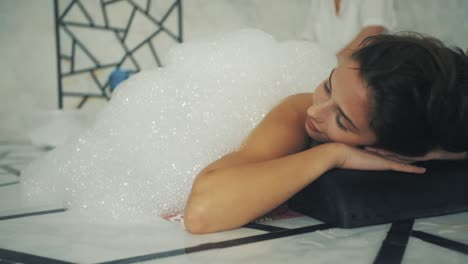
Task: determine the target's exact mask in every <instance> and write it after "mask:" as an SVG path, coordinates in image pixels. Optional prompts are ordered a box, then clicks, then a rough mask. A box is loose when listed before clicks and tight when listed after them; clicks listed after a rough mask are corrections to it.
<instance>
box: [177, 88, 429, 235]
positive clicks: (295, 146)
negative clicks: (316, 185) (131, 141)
mask: <svg viewBox="0 0 468 264" xmlns="http://www.w3.org/2000/svg"><path fill="white" fill-rule="evenodd" d="M309 97H310V94H302V95H296V96H292V97H290V98H288V99H287V100H285V101H284V102H283V103H282V104H280V105H279V106H277V107H276V108H274V109H273V110H272V111H271V112H270V113H269V114H268V115H267V116H266V117H265V119H264V120H263V121H262V122H261V123H260V125H259V126H258V127H257V128H255V129H254V131H253V132H252V133H251V135H250V136H249V137H248V139H247V140H246V142H245V144H244V145H243V147H242V148H241V149H240V150H239V151H237V152H234V153H230V154H228V155H226V156H224V157H222V158H221V159H219V160H217V161H215V162H213V163H212V164H210V165H209V166H208V167H206V168H205V169H204V170H202V171H201V172H200V174H199V175H198V176H197V178H196V179H195V182H194V184H193V186H192V191H191V193H190V196H189V199H188V202H187V205H186V207H185V214H184V223H185V226H186V228H187V230H188V231H190V232H191V233H197V234H200V233H210V232H217V231H223V230H228V229H234V228H237V227H240V226H242V225H244V224H246V223H248V222H250V221H252V220H255V219H256V218H258V217H260V216H262V215H264V214H265V213H267V212H269V211H270V210H272V209H274V208H275V207H277V206H279V205H281V204H282V203H283V202H285V201H286V200H288V199H289V198H290V197H291V196H292V195H294V194H295V193H296V192H298V191H299V190H301V189H302V188H303V187H305V186H306V185H308V184H310V183H311V182H313V181H314V180H315V179H317V178H318V177H319V176H320V175H322V174H323V173H325V172H326V171H328V170H330V169H332V168H335V167H340V168H349V169H364V170H366V169H367V170H399V171H406V172H414V173H422V172H424V169H422V168H418V167H415V166H412V165H408V164H402V163H398V162H394V161H391V160H387V159H384V158H382V157H380V156H378V155H375V154H372V153H371V152H368V151H365V150H361V149H356V148H354V147H351V146H347V145H344V144H340V143H327V144H323V145H319V146H316V147H314V148H311V149H307V147H308V145H309V140H308V136H307V134H306V133H305V129H304V120H305V109H307V106H309V105H310V103H311V102H310V100H309V99H308V98H309Z"/></svg>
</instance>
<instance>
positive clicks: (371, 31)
mask: <svg viewBox="0 0 468 264" xmlns="http://www.w3.org/2000/svg"><path fill="white" fill-rule="evenodd" d="M383 31H384V27H382V26H367V27H365V28H363V29H362V30H361V32H359V34H358V35H357V36H356V37H355V38H354V39H353V40H352V41H351V42H350V43H349V44H348V45H346V47H344V48H343V49H342V50H340V51H339V52H338V53H337V54H336V57H337V59H338V64H340V63H341V62H342V61H343V60H344V59H346V58H347V57H349V56H350V55H351V54H352V53H353V52H354V51H356V50H357V49H358V48H359V45H360V44H361V42H362V41H363V40H364V39H366V38H367V37H369V36H373V35H378V34H381V33H382V32H383Z"/></svg>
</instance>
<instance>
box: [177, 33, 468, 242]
mask: <svg viewBox="0 0 468 264" xmlns="http://www.w3.org/2000/svg"><path fill="white" fill-rule="evenodd" d="M467 132H468V57H467V55H466V54H465V53H464V52H463V51H462V50H460V49H458V48H454V49H451V48H448V47H446V46H445V45H444V44H443V43H441V42H440V41H439V40H436V39H433V38H429V37H423V36H420V35H416V34H407V35H400V36H398V35H378V36H372V37H370V38H367V39H366V40H365V41H364V43H363V44H362V48H360V49H359V50H357V51H356V52H355V53H353V54H352V55H351V57H350V58H349V59H347V60H345V61H344V62H343V63H341V64H340V65H339V66H337V67H336V68H335V69H333V70H332V71H331V73H330V76H329V77H328V79H326V80H324V81H323V82H322V83H321V84H320V85H319V87H317V89H316V91H315V92H314V93H305V94H297V95H293V96H290V97H288V98H286V99H285V100H284V101H283V102H282V103H281V104H279V105H278V106H276V107H275V108H274V109H273V110H271V111H270V112H269V114H268V115H267V116H266V117H265V118H264V119H263V121H262V122H261V123H260V124H259V125H258V126H257V127H256V128H255V129H254V130H253V131H252V132H251V134H250V135H249V137H248V138H247V139H246V140H245V142H244V144H243V146H242V148H240V149H239V150H238V151H235V152H232V153H229V154H227V155H225V156H223V157H222V158H220V159H219V160H216V161H215V162H213V163H212V164H210V165H209V166H207V167H206V168H204V169H203V170H202V171H201V172H200V173H199V174H198V176H197V178H196V179H195V182H194V183H193V186H192V190H191V193H190V196H189V200H188V202H187V205H186V208H185V215H184V222H185V226H186V228H187V230H188V231H190V232H192V233H209V232H216V231H222V230H228V229H233V228H237V227H240V226H242V225H244V224H246V223H248V222H250V221H252V220H254V219H256V218H258V217H260V216H262V215H264V214H265V213H267V212H269V211H270V210H272V209H274V208H275V207H277V206H279V205H280V204H282V203H284V202H285V201H287V200H288V199H289V198H290V197H291V196H292V195H294V194H295V193H296V192H298V191H300V190H301V189H302V188H303V187H305V186H306V185H308V184H310V183H311V182H313V181H314V180H315V179H317V178H318V177H320V175H322V174H323V173H325V172H326V171H328V170H331V169H333V168H346V169H357V170H395V171H402V172H408V173H424V171H425V169H424V168H421V167H417V166H414V165H411V164H410V163H411V162H414V161H418V160H428V159H461V158H465V157H466V152H465V151H466V150H467V149H468V140H467V137H466V135H467ZM397 153H398V154H397Z"/></svg>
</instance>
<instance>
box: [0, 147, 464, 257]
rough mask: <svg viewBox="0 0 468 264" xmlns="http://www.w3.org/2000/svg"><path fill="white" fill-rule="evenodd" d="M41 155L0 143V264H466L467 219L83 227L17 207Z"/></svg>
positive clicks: (57, 214)
mask: <svg viewBox="0 0 468 264" xmlns="http://www.w3.org/2000/svg"><path fill="white" fill-rule="evenodd" d="M48 150H49V148H38V147H35V146H33V145H30V144H29V143H27V142H6V141H0V263H140V262H145V263H310V262H312V263H468V213H459V214H453V215H447V216H440V217H433V218H425V219H417V220H414V221H413V220H409V221H402V222H397V223H393V224H385V225H376V226H370V227H363V228H355V229H340V228H335V227H334V226H331V225H328V224H325V223H322V222H320V221H318V220H315V219H312V218H310V217H306V216H296V217H292V218H287V219H279V220H270V221H262V222H259V221H257V222H255V223H251V224H249V225H246V226H244V227H242V228H239V229H237V230H232V231H226V232H220V233H215V234H207V235H192V234H189V233H188V232H186V231H185V230H184V228H183V226H182V225H181V222H171V221H167V220H164V219H160V220H157V221H155V222H154V223H151V224H113V223H96V222H89V221H86V219H80V217H79V216H77V215H74V213H73V211H72V210H66V209H64V208H63V207H62V206H61V205H59V204H45V205H43V206H41V207H35V208H27V207H23V206H22V204H21V199H20V187H21V185H20V180H21V175H20V172H21V169H22V168H24V166H26V165H27V164H28V162H30V161H31V160H33V159H35V158H38V157H40V156H41V155H44V154H45V153H46V152H47V151H48Z"/></svg>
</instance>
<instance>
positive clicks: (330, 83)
mask: <svg viewBox="0 0 468 264" xmlns="http://www.w3.org/2000/svg"><path fill="white" fill-rule="evenodd" d="M335 69H336V68H333V70H332V71H331V72H330V76H329V77H328V85H329V86H330V91H333V87H332V82H331V79H332V75H333V72H334V71H335ZM337 108H338V112H340V114H341V115H342V116H343V117H344V118H345V119H346V120H347V121H348V122H349V123H350V124H351V126H353V128H354V129H356V130H357V131H359V129H358V128H357V126H356V125H355V124H354V123H353V121H351V119H350V118H349V117H348V116H347V115H346V114H345V113H344V112H343V110H342V109H341V108H340V106H339V105H338V106H337Z"/></svg>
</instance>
